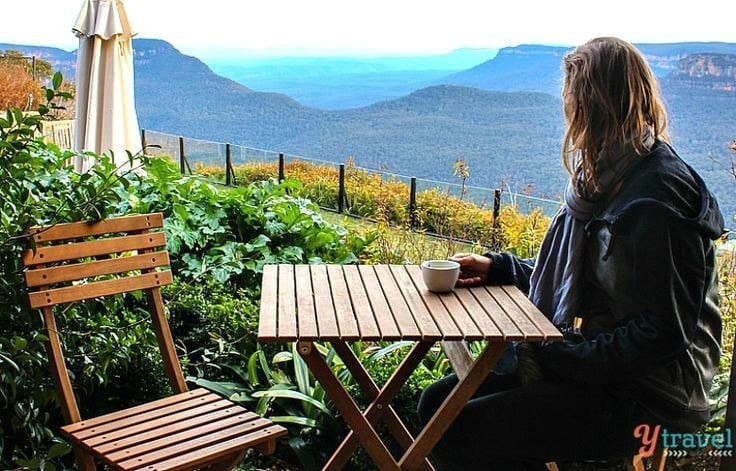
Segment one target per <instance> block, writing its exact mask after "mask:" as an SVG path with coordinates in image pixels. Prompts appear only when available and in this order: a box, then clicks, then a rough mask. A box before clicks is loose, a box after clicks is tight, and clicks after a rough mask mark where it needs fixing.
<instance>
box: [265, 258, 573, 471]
mask: <svg viewBox="0 0 736 471" xmlns="http://www.w3.org/2000/svg"><path fill="white" fill-rule="evenodd" d="M420 270H421V269H420V268H419V267H418V266H416V265H361V266H356V265H266V266H265V267H264V270H263V283H262V292H261V312H260V323H259V328H258V338H259V340H260V341H264V342H274V341H278V342H287V341H288V342H291V341H294V342H298V343H297V347H298V351H299V353H300V354H301V355H302V357H303V358H304V360H305V362H306V363H307V365H308V367H309V369H310V370H311V371H312V374H314V377H315V378H316V379H317V381H318V382H319V383H320V384H321V385H322V387H323V388H324V390H325V392H326V393H327V394H328V396H329V397H330V398H331V399H332V401H333V402H334V404H335V407H336V408H337V410H338V411H339V412H340V414H341V415H342V417H343V418H344V419H345V421H346V422H347V424H348V426H349V427H350V429H351V432H350V433H349V434H348V436H347V437H346V438H345V440H344V441H343V442H342V444H341V445H340V447H339V448H338V449H337V451H336V452H335V453H334V455H333V456H332V458H331V459H330V460H329V462H328V463H327V465H326V466H325V469H341V468H343V467H344V465H345V464H346V463H347V462H348V460H349V459H350V456H351V455H352V454H353V453H354V451H355V449H356V448H357V447H358V445H359V444H360V445H362V446H363V447H364V448H365V449H366V451H367V452H368V454H369V455H370V457H371V458H372V459H373V461H374V462H375V463H376V465H377V466H378V468H379V469H382V470H383V469H425V470H426V469H433V468H432V465H431V464H430V462H429V460H427V455H428V454H429V452H430V451H431V450H432V448H433V447H434V445H435V444H436V443H437V442H438V441H439V439H440V438H441V437H442V434H443V433H444V432H445V431H446V430H447V428H448V427H449V426H450V424H451V423H452V421H453V420H454V419H455V418H456V417H457V415H458V414H459V413H460V411H461V410H462V408H463V406H464V405H465V404H466V403H467V401H468V400H469V399H470V398H471V397H472V396H473V394H474V393H475V391H476V390H477V389H478V387H479V386H480V384H481V383H482V382H483V380H484V379H485V378H486V377H487V375H488V374H489V373H490V371H491V369H492V368H493V366H494V364H495V363H496V361H497V360H498V359H499V358H500V356H501V354H502V353H503V351H504V350H505V348H506V346H507V345H508V343H509V342H512V341H517V340H526V341H542V340H559V339H561V338H562V334H561V333H560V332H559V331H558V330H557V328H555V327H554V326H553V325H552V324H551V323H550V322H549V320H548V319H547V318H546V317H544V316H543V315H542V313H541V312H539V311H538V310H537V308H536V307H535V306H534V305H533V304H531V302H530V301H529V300H528V299H527V298H526V296H524V294H523V293H521V292H520V291H519V290H518V289H517V288H516V287H514V286H477V287H472V288H456V289H455V290H454V291H452V292H450V293H447V294H435V293H431V292H429V291H428V290H427V289H426V287H425V285H424V282H423V281H422V275H421V271H420ZM404 340H411V341H415V342H416V343H415V344H414V346H413V347H412V349H411V350H410V352H409V353H408V354H407V355H406V357H405V358H404V360H403V362H402V363H401V364H400V365H399V367H398V369H397V370H396V371H395V372H394V374H393V375H392V376H391V378H390V379H389V380H388V381H387V382H386V384H385V385H384V386H383V387H382V388H379V386H378V385H376V383H375V382H374V381H373V379H372V378H371V377H370V376H369V374H368V372H367V371H366V370H365V368H364V367H363V365H362V364H361V363H360V361H359V360H358V358H357V357H356V356H355V354H354V353H353V351H352V349H351V348H350V346H349V344H348V343H349V342H352V341H389V342H393V341H404ZM471 340H485V341H487V344H486V347H485V348H484V350H483V351H482V352H481V353H480V354H479V355H478V357H477V359H475V360H473V359H472V358H471V357H470V355H469V352H468V349H467V345H466V344H465V341H471ZM315 341H320V342H330V344H331V345H332V347H333V348H334V349H335V351H336V353H337V354H338V355H339V356H340V358H341V359H342V360H343V362H344V364H345V366H346V367H347V368H348V370H349V371H350V372H351V374H352V375H353V378H354V379H355V381H356V383H357V384H358V385H359V386H360V387H361V389H362V390H363V392H364V393H365V394H366V396H367V397H368V398H369V400H371V403H370V404H369V405H368V407H367V408H366V409H365V410H364V411H361V410H360V408H359V407H358V405H357V404H356V403H355V401H354V400H353V398H352V397H351V396H350V394H349V393H348V392H347V391H346V390H345V388H344V386H343V385H342V384H341V383H340V381H339V380H338V378H337V377H336V376H335V374H334V373H333V372H332V371H331V370H330V368H329V366H328V365H327V363H326V362H325V359H324V358H323V357H322V355H321V354H320V353H319V352H318V351H317V349H316V348H315V347H314V345H313V342H315ZM437 341H441V342H442V345H443V348H444V349H445V352H446V354H447V356H448V358H449V359H450V361H451V363H452V365H453V367H454V369H455V372H456V373H457V375H458V378H459V379H460V381H459V382H458V384H457V386H455V388H454V389H453V390H452V392H451V393H450V395H449V396H448V398H447V399H446V400H445V401H444V402H443V404H442V405H441V406H440V408H439V409H438V411H437V412H436V414H435V415H434V416H433V417H432V418H431V419H430V421H429V422H428V423H427V425H426V426H425V427H424V429H423V430H422V431H421V432H420V433H419V435H418V436H417V437H416V438H414V437H413V436H412V435H411V433H410V432H409V431H408V430H407V428H406V426H405V425H404V424H403V422H402V420H401V418H400V417H399V416H398V415H397V413H396V411H395V410H394V409H393V407H392V406H391V401H392V400H393V398H394V397H395V396H396V394H397V393H398V392H399V389H400V388H401V386H402V385H403V384H404V383H405V382H406V380H407V379H408V378H409V376H410V375H411V373H412V372H413V371H414V369H415V368H416V367H417V366H418V365H419V363H420V362H421V360H422V358H423V357H424V355H425V354H426V353H427V352H428V351H429V349H430V348H431V347H432V346H433V345H434V343H435V342H437ZM379 420H383V421H384V422H385V423H386V425H387V427H388V430H389V431H390V433H391V434H392V435H393V437H394V438H395V439H396V440H397V442H398V443H399V445H400V446H401V447H402V449H403V450H404V454H403V456H401V457H400V458H399V459H398V460H397V459H395V458H394V457H393V456H392V455H391V453H390V452H389V451H388V449H387V447H386V445H385V444H384V443H383V442H382V441H381V438H380V436H379V435H378V433H377V432H376V429H375V425H376V424H377V423H378V421H379Z"/></svg>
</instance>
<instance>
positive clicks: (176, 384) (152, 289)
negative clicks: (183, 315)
mask: <svg viewBox="0 0 736 471" xmlns="http://www.w3.org/2000/svg"><path fill="white" fill-rule="evenodd" d="M162 228H163V215H162V214H161V213H154V214H144V215H136V216H127V217H120V218H111V219H106V220H102V221H97V222H78V223H67V224H57V225H54V226H49V227H35V228H32V229H31V230H30V231H29V232H30V235H31V236H32V238H33V241H34V245H35V247H34V248H32V249H28V250H26V251H25V252H24V254H23V264H24V266H25V267H26V272H25V276H26V285H27V286H28V289H29V294H28V297H29V300H30V305H31V307H32V308H38V309H41V311H42V312H43V315H44V321H45V323H46V330H47V336H48V338H49V343H48V346H49V348H48V354H49V360H50V362H51V367H52V373H53V375H54V379H55V380H56V385H57V388H58V390H59V394H60V398H61V402H62V404H61V406H62V412H63V414H64V418H65V419H66V421H67V423H74V422H79V421H80V420H81V417H80V414H79V408H78V406H77V402H76V400H75V398H74V392H73V390H72V385H71V381H70V379H69V374H68V371H67V369H66V363H65V361H64V354H63V351H62V348H61V342H60V340H59V333H58V330H57V327H56V318H55V315H54V306H56V305H59V304H67V303H71V302H74V301H80V300H84V299H91V298H99V297H104V296H112V295H117V294H121V293H126V292H130V291H137V290H143V291H144V292H145V293H146V295H147V298H148V307H149V311H150V314H151V319H152V322H153V326H154V329H155V331H156V339H157V340H158V345H159V348H160V350H161V357H162V359H163V363H164V368H165V370H166V373H167V376H168V377H169V380H170V381H171V384H172V387H173V389H174V391H175V392H177V393H180V392H185V391H187V386H186V382H185V381H184V376H183V374H182V371H181V365H180V364H179V360H178V358H177V356H176V350H175V348H174V343H173V340H172V337H171V331H170V329H169V325H168V322H167V321H166V315H165V312H164V305H163V299H162V297H161V290H160V288H161V286H163V285H165V284H168V283H171V281H172V274H171V270H169V269H168V267H167V266H168V265H169V254H168V252H167V251H166V237H165V234H164V233H163V232H162V231H161V229H162Z"/></svg>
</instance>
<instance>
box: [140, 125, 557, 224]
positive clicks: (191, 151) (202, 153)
mask: <svg viewBox="0 0 736 471" xmlns="http://www.w3.org/2000/svg"><path fill="white" fill-rule="evenodd" d="M141 141H142V145H143V148H144V149H147V151H146V153H147V154H149V155H167V156H169V157H171V158H172V159H174V160H175V161H178V162H179V168H180V171H181V172H182V174H186V173H189V174H192V173H194V169H195V168H196V167H197V165H199V164H201V165H203V166H214V167H219V168H224V178H222V180H220V181H219V183H222V184H225V185H233V184H237V181H236V175H235V168H236V167H237V166H239V165H243V164H247V163H270V164H277V168H278V171H277V173H276V174H274V175H273V177H276V178H278V179H279V181H281V180H284V179H285V178H287V177H288V175H287V174H286V168H287V165H288V164H290V163H294V162H305V163H308V164H312V165H315V166H318V167H323V168H325V169H332V170H334V171H335V172H336V174H337V180H338V181H337V186H338V191H337V195H336V198H335V201H334V204H332V205H331V206H325V205H324V204H321V205H320V207H322V208H323V209H325V210H329V211H336V212H338V213H342V214H347V215H350V216H355V217H359V218H366V216H364V215H360V214H353V213H350V211H347V212H346V209H349V208H348V206H349V205H348V204H347V202H348V192H349V191H350V189H349V188H348V179H347V178H346V172H347V171H348V170H350V171H352V170H357V171H360V172H365V174H366V175H375V176H380V178H381V179H382V181H385V182H400V183H404V184H405V185H406V186H407V188H408V194H407V206H406V207H407V211H408V214H409V221H410V226H411V227H412V228H414V227H416V226H417V194H418V193H420V192H422V191H427V190H437V191H440V192H443V193H444V194H447V195H450V196H455V197H458V198H461V199H463V200H464V201H467V202H472V203H474V204H476V205H477V206H478V207H479V208H481V209H492V210H493V216H494V217H493V220H494V224H495V221H496V219H497V216H498V213H499V210H500V207H501V205H502V204H503V205H513V206H515V207H516V208H518V210H519V211H521V212H524V213H529V212H531V211H533V210H535V209H537V208H539V209H540V210H541V211H542V213H543V214H545V215H548V216H551V215H553V214H554V213H556V212H557V210H558V209H559V208H560V205H561V202H560V201H555V200H551V199H545V198H538V197H533V196H529V195H525V194H522V193H517V192H513V191H511V190H510V189H506V190H505V191H502V190H500V189H496V188H484V187H476V186H470V185H461V184H457V183H449V182H441V181H436V180H428V179H421V178H416V177H410V176H406V175H400V174H396V173H390V172H383V171H379V170H375V169H369V168H364V167H359V166H355V165H348V166H346V164H344V163H343V164H338V163H335V162H330V161H325V160H319V159H312V158H308V157H302V156H297V155H293V154H286V153H283V152H274V151H270V150H264V149H257V148H253V147H246V146H240V145H235V144H230V143H221V142H214V141H206V140H201V139H193V138H184V137H182V136H175V135H172V134H166V133H161V132H156V131H149V130H145V129H144V130H142V131H141Z"/></svg>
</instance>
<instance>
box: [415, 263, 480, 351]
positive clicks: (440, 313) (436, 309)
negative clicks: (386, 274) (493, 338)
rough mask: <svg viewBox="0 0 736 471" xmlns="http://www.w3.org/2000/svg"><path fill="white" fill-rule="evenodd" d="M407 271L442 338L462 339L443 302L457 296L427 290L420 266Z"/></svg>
mask: <svg viewBox="0 0 736 471" xmlns="http://www.w3.org/2000/svg"><path fill="white" fill-rule="evenodd" d="M405 270H406V273H407V275H408V276H409V279H410V280H411V281H412V282H413V284H414V287H415V289H416V292H417V293H418V294H419V296H420V297H421V299H422V301H423V302H424V304H425V305H426V306H427V308H428V309H429V311H430V312H431V314H429V315H430V316H431V317H432V318H433V320H434V322H435V324H436V325H437V327H438V328H439V330H440V332H441V334H442V338H443V339H445V340H459V339H462V338H463V334H462V332H461V331H460V329H459V328H458V326H457V325H456V324H455V322H454V321H453V320H452V316H451V315H450V313H449V312H448V310H447V308H446V307H445V305H444V304H443V302H442V301H443V300H444V298H450V299H453V300H454V299H455V296H454V295H453V294H451V293H450V294H446V295H436V294H434V293H431V292H430V291H429V290H427V287H426V286H425V285H424V281H423V280H422V272H421V269H420V268H419V267H418V266H416V265H409V266H406V267H405ZM471 324H472V323H471ZM473 327H474V328H475V325H474V324H473ZM477 330H478V329H477V328H476V331H477Z"/></svg>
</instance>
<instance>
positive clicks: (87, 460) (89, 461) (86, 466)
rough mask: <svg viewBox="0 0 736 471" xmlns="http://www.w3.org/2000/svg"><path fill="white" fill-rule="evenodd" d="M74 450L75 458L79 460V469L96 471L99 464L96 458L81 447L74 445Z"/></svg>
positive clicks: (80, 470)
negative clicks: (96, 463) (96, 462)
mask: <svg viewBox="0 0 736 471" xmlns="http://www.w3.org/2000/svg"><path fill="white" fill-rule="evenodd" d="M72 451H73V452H74V459H75V461H76V462H77V466H78V467H79V471H96V470H97V466H96V465H95V460H94V459H93V458H92V457H91V456H90V455H88V454H87V453H85V452H84V451H83V450H82V449H81V448H79V447H77V446H74V447H73V448H72Z"/></svg>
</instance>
